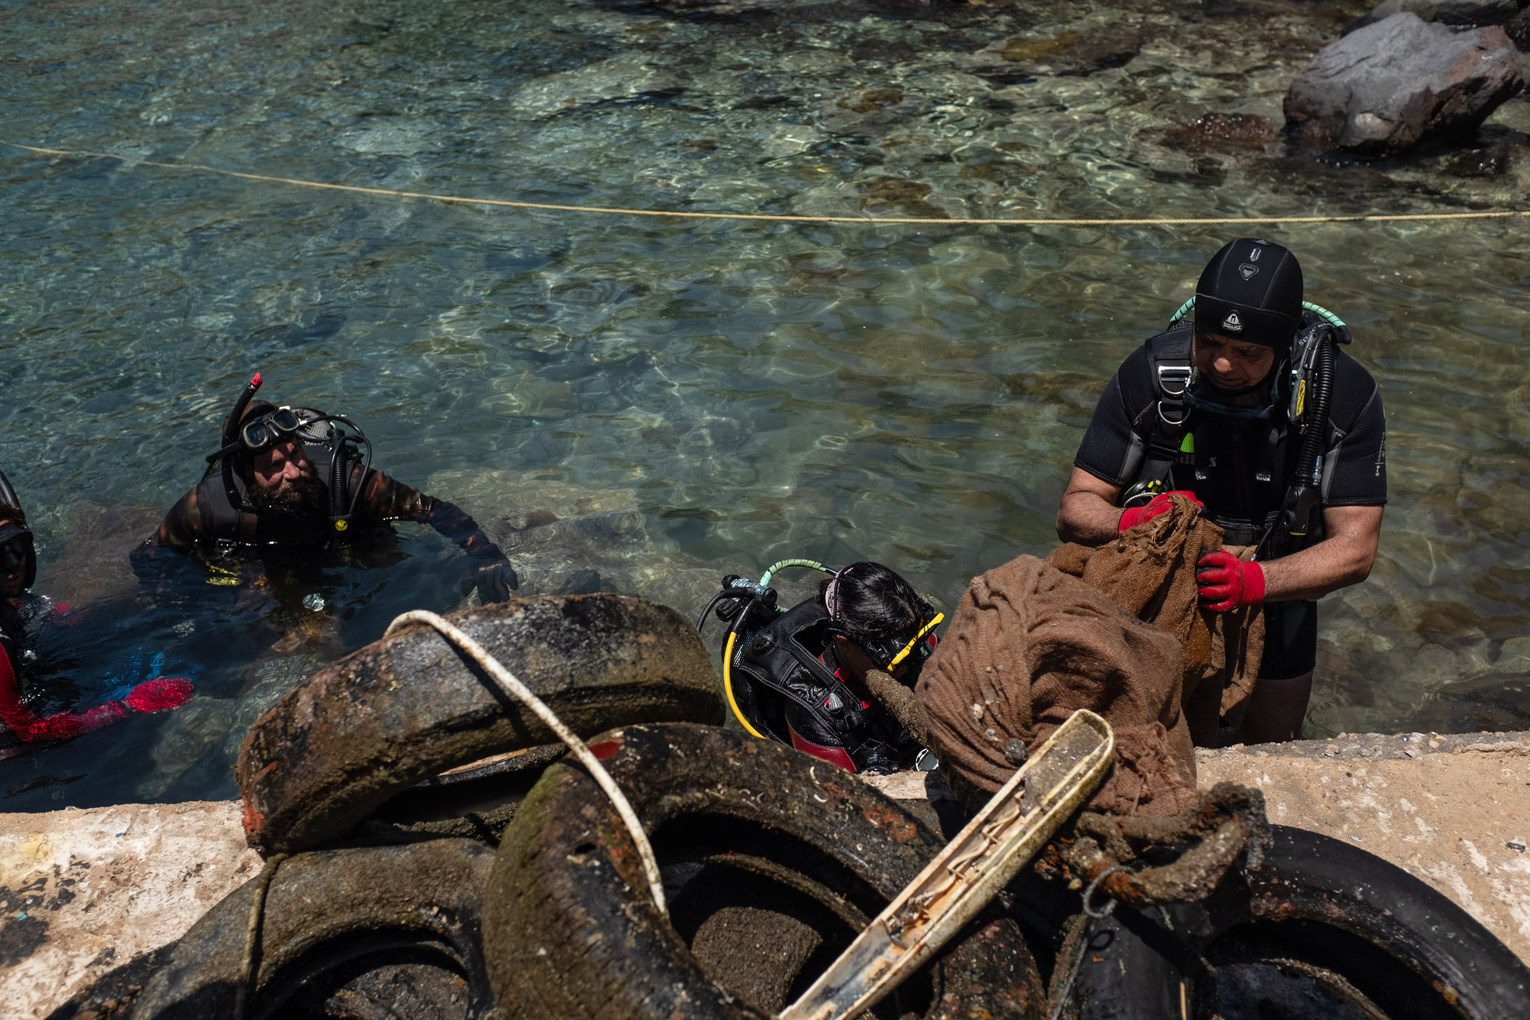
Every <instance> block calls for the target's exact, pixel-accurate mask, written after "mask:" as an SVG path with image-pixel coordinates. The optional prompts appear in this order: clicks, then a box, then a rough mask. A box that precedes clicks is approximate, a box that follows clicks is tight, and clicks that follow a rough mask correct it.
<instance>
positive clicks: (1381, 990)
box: [1064, 825, 1530, 1020]
mask: <svg viewBox="0 0 1530 1020" xmlns="http://www.w3.org/2000/svg"><path fill="white" fill-rule="evenodd" d="M1272 829H1273V836H1274V840H1273V845H1272V846H1271V847H1270V849H1269V850H1267V851H1266V852H1265V854H1264V858H1263V861H1262V863H1261V864H1260V865H1259V866H1257V867H1254V868H1250V869H1248V870H1247V871H1246V872H1244V873H1243V874H1242V875H1238V876H1229V877H1228V879H1227V880H1226V881H1224V883H1223V885H1222V886H1221V887H1220V888H1219V889H1218V890H1217V891H1216V893H1215V894H1214V895H1213V896H1211V897H1210V898H1209V899H1208V900H1207V902H1206V903H1205V904H1204V905H1201V906H1195V905H1189V906H1182V907H1179V908H1175V912H1173V913H1171V914H1170V915H1169V917H1168V918H1165V917H1164V916H1163V914H1162V913H1160V912H1158V911H1156V910H1153V909H1149V910H1147V911H1145V912H1143V913H1140V914H1139V913H1135V912H1130V911H1122V910H1118V911H1117V912H1116V915H1115V916H1113V917H1112V921H1113V922H1116V924H1115V926H1114V927H1115V930H1116V931H1118V932H1120V933H1121V935H1120V937H1118V938H1116V939H1115V940H1114V941H1113V943H1112V944H1110V945H1107V946H1100V947H1094V948H1092V952H1091V954H1090V956H1089V957H1088V959H1087V962H1086V964H1085V965H1084V967H1083V968H1082V969H1081V971H1080V974H1079V980H1078V981H1077V982H1076V985H1075V989H1076V991H1075V999H1074V1005H1073V1008H1074V1012H1073V1013H1072V1015H1073V1016H1079V1017H1103V1016H1106V1015H1117V1016H1119V1015H1122V1014H1120V1013H1114V1014H1112V1013H1110V1005H1109V1004H1110V1003H1114V1002H1131V1001H1136V1002H1138V1003H1144V1004H1146V1003H1158V1004H1162V1003H1163V1002H1164V1000H1165V999H1170V1000H1171V1001H1172V1005H1171V1006H1170V1007H1169V1008H1167V1009H1162V1010H1158V1009H1148V1008H1146V1007H1145V1006H1144V1007H1143V1008H1141V1009H1138V1010H1136V1011H1133V1012H1131V1013H1129V1014H1127V1015H1131V1016H1144V1017H1157V1016H1175V1017H1178V1016H1180V1015H1181V1014H1180V1008H1179V1005H1178V1002H1179V997H1178V994H1177V987H1176V988H1175V994H1172V995H1169V996H1166V995H1164V991H1165V987H1164V986H1165V983H1166V982H1167V983H1168V984H1169V985H1170V986H1177V985H1178V984H1179V983H1181V982H1183V983H1184V985H1185V995H1186V1000H1187V1001H1188V1002H1189V1003H1190V1004H1191V1015H1192V1016H1195V1017H1213V1016H1225V1017H1228V1018H1237V1017H1257V1016H1268V1015H1279V1016H1319V1015H1321V1016H1330V1017H1345V1018H1350V1017H1353V1018H1361V1017H1364V1018H1373V1017H1404V1016H1406V1017H1440V1018H1451V1020H1458V1018H1463V1017H1466V1018H1480V1020H1497V1018H1502V1017H1507V1016H1519V1015H1522V1014H1523V1012H1524V1010H1525V1004H1526V1003H1527V1002H1530V969H1527V968H1526V966H1525V964H1524V963H1523V962H1521V961H1520V960H1519V958H1518V957H1517V956H1515V955H1514V954H1513V953H1512V952H1510V951H1509V949H1508V947H1506V946H1505V945H1504V944H1503V943H1502V942H1500V941H1499V940H1498V939H1497V938H1495V937H1494V936H1493V934H1492V933H1491V932H1489V931H1488V930H1487V929H1486V928H1484V927H1483V926H1482V925H1481V924H1479V923H1478V922H1477V921H1476V920H1474V919H1473V918H1472V917H1471V916H1470V915H1469V914H1467V913H1466V912H1465V911H1464V910H1462V909H1461V908H1460V907H1458V906H1456V905H1455V904H1454V903H1452V902H1451V901H1450V900H1449V899H1447V898H1446V897H1445V896H1444V895H1442V894H1441V893H1439V892H1438V891H1436V890H1435V889H1433V888H1431V887H1430V886H1428V885H1427V884H1425V883H1424V882H1421V881H1419V880H1418V879H1416V878H1414V877H1413V876H1412V875H1409V874H1408V873H1407V872H1405V871H1403V870H1402V869H1401V868H1398V867H1395V866H1394V865H1392V864H1389V863H1388V862H1386V861H1384V860H1382V859H1381V858H1379V857H1376V856H1375V855H1374V854H1370V853H1367V852H1365V851H1364V850H1361V849H1359V848H1357V847H1354V846H1351V845H1350V844H1348V843H1345V842H1342V841H1340V840H1336V839H1331V838H1329V837H1327V836H1322V835H1319V834H1317V833H1313V832H1307V831H1305V830H1302V829H1294V828H1289V827H1286V826H1279V825H1277V826H1273V827H1272ZM1166 920H1167V921H1169V923H1168V924H1165V923H1164V922H1165V921H1166ZM1202 960H1204V963H1202ZM1091 1003H1093V1005H1091ZM1064 1015H1068V1014H1064Z"/></svg>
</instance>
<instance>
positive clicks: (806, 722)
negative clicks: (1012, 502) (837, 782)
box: [730, 562, 942, 773]
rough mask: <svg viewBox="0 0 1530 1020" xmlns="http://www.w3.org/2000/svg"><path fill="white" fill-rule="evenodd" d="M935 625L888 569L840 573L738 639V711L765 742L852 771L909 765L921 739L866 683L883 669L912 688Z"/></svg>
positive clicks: (869, 566) (856, 566)
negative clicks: (770, 740)
mask: <svg viewBox="0 0 1530 1020" xmlns="http://www.w3.org/2000/svg"><path fill="white" fill-rule="evenodd" d="M771 613H772V614H774V610H771ZM941 619H942V617H941V616H940V615H939V614H938V613H936V612H935V610H934V609H933V608H932V607H931V606H930V605H929V603H928V602H926V601H925V600H924V599H923V598H922V597H920V595H919V594H918V592H916V591H915V590H914V588H913V586H912V585H910V584H909V583H908V582H907V581H905V580H904V579H903V578H902V577H899V576H898V575H897V574H895V573H894V572H893V571H891V570H889V569H888V568H887V567H884V566H882V565H880V564H877V563H867V562H859V563H852V564H850V565H849V566H846V567H843V568H841V569H840V570H839V571H838V572H837V573H836V574H835V575H834V576H833V577H832V578H830V579H828V580H826V581H824V582H823V584H822V585H821V586H820V590H819V593H818V594H817V595H816V596H814V597H813V598H810V599H806V600H804V601H803V602H801V603H799V604H798V605H796V606H794V607H792V608H791V609H790V610H788V611H787V612H785V613H780V614H777V615H774V616H773V618H772V619H770V620H768V621H767V622H765V623H764V624H763V625H760V626H758V627H757V629H754V630H752V631H746V632H745V633H744V634H743V635H742V640H741V642H740V643H739V644H738V645H737V648H736V651H735V654H734V657H733V659H732V661H731V663H730V674H731V681H732V685H733V691H734V694H735V696H736V700H737V702H738V704H739V706H740V710H741V711H742V712H744V713H745V715H746V717H747V718H748V720H749V721H750V723H751V724H752V725H753V726H754V727H755V728H756V729H757V730H759V731H761V732H763V733H764V735H767V736H770V737H772V738H774V739H776V740H779V741H780V742H782V743H784V744H790V745H791V746H792V747H795V748H796V749H797V750H799V751H804V752H806V753H807V754H810V755H812V756H813V757H815V758H820V759H822V760H824V761H827V762H830V763H831V764H834V765H838V766H839V767H840V768H843V769H846V770H848V771H850V772H871V773H877V772H893V771H896V770H898V769H900V768H905V767H907V766H909V765H912V764H913V763H914V761H915V759H916V758H917V756H918V755H919V752H920V747H919V744H918V742H917V741H915V739H914V738H913V736H912V735H910V734H909V732H908V731H907V730H906V729H904V728H903V727H902V726H901V725H900V724H899V723H898V721H897V719H896V718H894V717H893V716H892V714H891V713H890V712H888V711H887V710H886V709H885V708H884V707H883V706H882V705H880V704H879V703H877V702H876V700H875V699H874V698H873V697H872V694H871V692H870V690H869V688H868V687H867V684H866V676H867V674H868V673H870V672H871V671H874V670H881V671H884V672H887V673H890V674H891V675H892V676H893V677H895V678H896V679H897V680H898V681H899V682H900V683H903V684H904V685H907V686H912V685H913V683H914V681H915V680H916V679H917V678H918V676H919V671H920V669H921V668H922V667H923V665H924V661H925V659H927V658H928V657H929V654H930V652H931V651H932V650H933V649H934V647H935V643H936V637H935V634H934V627H935V625H936V624H938V623H939V622H940V620H941Z"/></svg>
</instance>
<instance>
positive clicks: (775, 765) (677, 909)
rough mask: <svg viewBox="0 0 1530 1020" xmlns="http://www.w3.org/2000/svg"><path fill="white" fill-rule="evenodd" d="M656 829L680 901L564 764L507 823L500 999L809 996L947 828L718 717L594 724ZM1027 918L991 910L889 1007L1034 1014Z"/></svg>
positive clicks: (608, 1006)
mask: <svg viewBox="0 0 1530 1020" xmlns="http://www.w3.org/2000/svg"><path fill="white" fill-rule="evenodd" d="M591 748H592V750H593V751H594V752H595V753H596V755H597V756H598V757H599V758H601V759H602V761H603V763H604V765H605V766H606V768H607V769H608V770H610V772H611V774H612V776H613V777H614V778H615V780H616V782H617V783H618V784H619V785H620V786H621V788H622V790H623V791H624V792H625V793H626V795H627V796H628V797H629V798H630V800H631V801H632V805H633V808H634V810H635V811H636V812H637V814H638V817H639V818H640V819H641V820H642V822H643V826H644V829H645V830H646V831H647V832H648V833H649V834H650V837H651V839H652V840H653V843H654V849H655V853H656V854H657V856H658V858H659V862H660V865H661V870H662V873H663V877H664V885H665V896H666V899H667V900H668V901H669V902H668V905H669V917H668V918H666V917H664V916H663V915H661V914H660V913H659V911H658V910H657V909H656V907H655V905H654V904H653V902H652V900H651V899H650V897H649V893H648V885H647V881H646V880H645V878H644V876H643V873H642V866H641V864H640V863H639V860H638V857H637V855H636V852H635V847H634V846H633V844H632V841H631V837H630V836H629V835H628V833H627V832H626V830H625V829H624V828H623V827H622V825H621V822H620V819H619V817H618V816H617V814H616V812H615V810H614V809H613V808H612V807H611V805H610V803H609V802H608V801H607V799H606V798H605V796H604V795H603V794H602V793H601V792H600V790H599V788H598V787H597V786H596V785H595V783H594V781H593V780H592V779H591V778H590V777H589V775H588V774H587V773H586V772H585V771H584V770H583V769H582V768H580V767H578V766H576V765H574V764H571V763H567V762H565V763H560V764H557V765H554V766H552V767H550V768H549V769H548V770H547V771H546V773H544V775H543V777H542V781H541V782H540V783H538V784H537V786H536V787H535V788H533V790H532V791H531V793H530V795H529V796H528V797H527V798H526V800H525V801H524V802H523V803H522V804H521V808H520V811H519V812H518V813H517V815H516V817H515V820H514V821H512V822H511V823H510V825H509V826H508V827H507V828H506V829H505V832H504V836H503V839H502V841H501V843H500V848H499V853H498V854H497V856H496V858H495V865H494V870H493V873H492V875H491V876H490V880H489V885H488V887H487V891H486V892H485V917H484V945H485V952H486V956H487V959H488V962H489V973H490V979H491V981H492V983H493V985H494V988H495V991H496V992H497V993H498V997H499V1001H500V1005H501V1006H502V1007H503V1008H505V1009H506V1010H507V1012H508V1013H509V1014H511V1015H524V1016H528V1017H529V1016H537V1017H548V1016H557V1017H572V1016H580V1017H591V1016H610V1017H631V1018H637V1017H666V1018H684V1017H746V1016H747V1017H758V1016H765V1015H769V1014H772V1013H774V1012H776V1011H778V1010H779V1009H780V1008H781V1007H782V1006H783V1005H785V1004H788V1003H790V1002H791V1001H794V1000H795V999H796V997H797V996H798V995H799V994H800V993H801V992H802V991H804V990H805V989H806V987H807V985H808V984H809V983H811V981H812V980H813V979H814V978H816V976H817V975H818V974H819V973H821V972H822V971H823V970H824V969H825V968H826V967H827V965H828V964H829V963H830V962H831V961H832V960H833V959H834V958H835V957H836V956H837V955H838V953H839V952H840V951H841V950H842V949H843V948H844V947H845V946H846V945H847V944H848V943H849V941H850V939H852V938H853V937H854V936H855V935H856V934H857V933H859V932H860V930H862V929H863V928H864V927H865V925H866V924H867V923H869V921H870V920H871V918H873V917H875V916H876V914H877V913H879V912H880V911H881V909H882V908H883V907H884V906H885V905H886V904H887V902H888V901H889V900H890V899H891V898H892V897H893V896H894V895H896V894H897V893H898V892H899V891H901V890H902V889H903V888H904V886H906V885H907V884H908V882H909V881H911V880H912V879H913V878H914V877H915V876H916V875H917V874H918V873H919V871H920V870H921V869H922V868H923V867H924V865H925V864H926V863H927V862H928V861H929V859H930V858H931V857H932V856H933V855H934V854H935V853H936V852H937V851H938V850H939V849H940V847H941V846H942V845H943V843H942V841H941V840H940V839H939V838H938V837H937V836H935V835H934V834H933V833H931V832H930V831H929V830H928V829H927V828H925V827H924V826H923V825H922V824H920V823H919V822H918V821H917V820H916V819H914V818H913V817H912V816H911V815H909V814H907V813H906V812H904V811H903V810H902V809H900V808H899V807H898V806H897V805H896V804H895V803H894V802H893V801H891V800H888V799H887V798H885V797H883V796H882V795H881V794H880V793H878V792H877V791H875V790H873V789H871V788H870V787H869V786H867V785H866V784H864V783H862V782H861V781H860V780H858V779H856V778H855V777H854V776H852V775H850V774H848V773H846V772H842V771H840V770H838V769H836V768H833V767H832V766H829V765H827V764H825V763H824V762H821V761H815V760H814V759H812V758H810V757H808V756H806V755H803V754H800V753H797V752H795V751H791V750H789V749H787V748H785V747H783V746H781V745H779V744H775V743H771V742H767V741H761V740H755V739H751V738H749V737H747V736H744V735H743V734H739V733H734V732H731V731H727V730H723V729H721V728H718V727H709V726H695V725H686V724H668V725H649V726H629V727H625V728H623V729H619V730H613V731H611V732H609V733H606V734H603V735H601V736H600V737H597V738H595V740H594V741H592V744H591ZM1042 1001H1043V996H1042V990H1041V987H1040V979H1039V976H1038V975H1037V973H1036V968H1035V963H1034V961H1033V960H1032V959H1031V955H1030V952H1029V950H1028V949H1027V948H1026V945H1025V942H1024V940H1023V938H1022V937H1021V936H1020V932H1019V928H1018V926H1017V925H1016V924H1015V922H1014V921H1012V920H1010V919H1008V918H1004V917H1000V916H998V915H997V913H996V912H995V913H990V914H987V915H984V916H982V917H980V918H979V919H978V920H977V921H975V922H973V924H972V925H970V926H969V927H968V929H966V930H965V931H963V932H962V933H960V934H959V935H958V936H957V938H955V939H953V940H952V943H951V944H950V945H949V946H948V947H947V949H946V950H945V951H944V952H943V953H942V954H940V955H939V956H938V957H936V959H935V960H934V962H933V963H931V964H930V965H928V966H926V967H925V968H924V969H922V970H921V971H920V972H919V973H918V974H917V975H915V976H914V977H913V978H911V979H910V980H909V981H908V982H906V983H905V985H904V986H903V987H902V988H900V989H898V990H897V991H896V992H895V993H894V994H893V995H892V996H890V997H889V998H888V999H887V1000H884V1003H883V1005H882V1006H879V1007H878V1008H877V1010H876V1011H875V1012H876V1013H877V1015H879V1016H892V1015H897V1016H905V1015H909V1014H912V1015H916V1016H972V1017H979V1016H986V1017H1006V1016H1008V1017H1020V1016H1034V1015H1038V1014H1039V1011H1040V1008H1041V1005H1042Z"/></svg>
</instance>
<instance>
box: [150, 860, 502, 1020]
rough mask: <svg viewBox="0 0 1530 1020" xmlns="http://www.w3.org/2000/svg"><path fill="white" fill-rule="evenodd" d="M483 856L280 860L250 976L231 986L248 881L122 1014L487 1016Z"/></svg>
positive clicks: (250, 898)
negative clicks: (247, 986)
mask: <svg viewBox="0 0 1530 1020" xmlns="http://www.w3.org/2000/svg"><path fill="white" fill-rule="evenodd" d="M493 853H494V851H493V849H492V848H491V847H486V846H484V845H483V844H482V843H479V842H476V841H473V840H456V839H440V840H432V841H429V842H424V843H417V844H414V845H413V846H397V847H369V848H363V849H349V850H329V851H314V852H312V853H306V854H300V855H298V856H295V857H292V858H289V859H286V860H283V861H281V862H280V863H279V864H278V865H277V870H276V873H275V874H274V875H273V876H270V883H269V887H268V889H267V891H266V897H265V907H264V911H263V912H262V914H261V924H260V941H259V949H258V953H257V956H256V959H257V960H258V964H259V967H258V970H257V972H256V975H255V980H254V981H253V982H252V987H251V988H250V989H248V990H243V991H242V989H241V984H242V982H241V978H242V975H244V973H245V971H246V960H245V957H246V946H247V940H248V931H249V923H250V918H251V914H252V907H253V905H254V903H255V900H256V897H257V896H258V895H259V887H260V880H259V879H258V878H257V879H252V880H251V881H249V882H247V883H245V884H244V885H243V886H241V887H240V888H238V889H236V890H234V891H233V892H232V893H230V894H229V895H228V896H226V897H224V899H223V900H222V901H221V902H219V903H218V904H217V906H215V907H213V908H212V909H211V910H210V911H208V912H207V913H206V914H205V915H203V917H202V919H201V920H199V921H198V922H197V923H196V924H195V925H193V926H192V928H191V930H190V931H188V932H187V933H186V934H185V936H183V937H182V938H181V940H180V941H179V942H177V943H175V944H174V946H173V947H172V948H171V949H170V951H169V953H168V954H167V955H166V956H165V957H164V958H163V959H162V960H161V961H160V963H159V966H158V968H157V970H156V972H155V974H154V976H153V978H152V979H151V980H150V981H149V982H148V984H147V985H146V986H145V988H144V990H143V992H142V994H141V995H139V997H138V999H137V1001H136V1002H135V1003H134V1007H133V1012H132V1016H133V1017H135V1018H139V1017H166V1018H170V1017H188V1018H191V1017H196V1018H202V1017H215V1016H233V1015H235V1014H236V1013H237V1012H238V1011H239V1009H240V1006H239V1002H240V997H241V995H244V996H245V998H244V1007H243V1012H244V1015H245V1016H248V1017H252V1018H254V1017H294V1016H296V1017H302V1016H353V1017H369V1016H409V1017H415V1018H442V1020H445V1018H453V1020H458V1018H474V1017H488V1016H491V1015H492V1011H493V1008H494V998H493V992H492V990H491V989H490V988H489V985H488V981H487V975H486V973H485V970H484V966H483V955H482V943H481V925H480V919H479V906H480V902H481V900H480V897H481V894H482V889H483V884H484V882H485V880H486V879H487V877H488V874H489V870H490V868H491V866H492V864H493Z"/></svg>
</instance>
